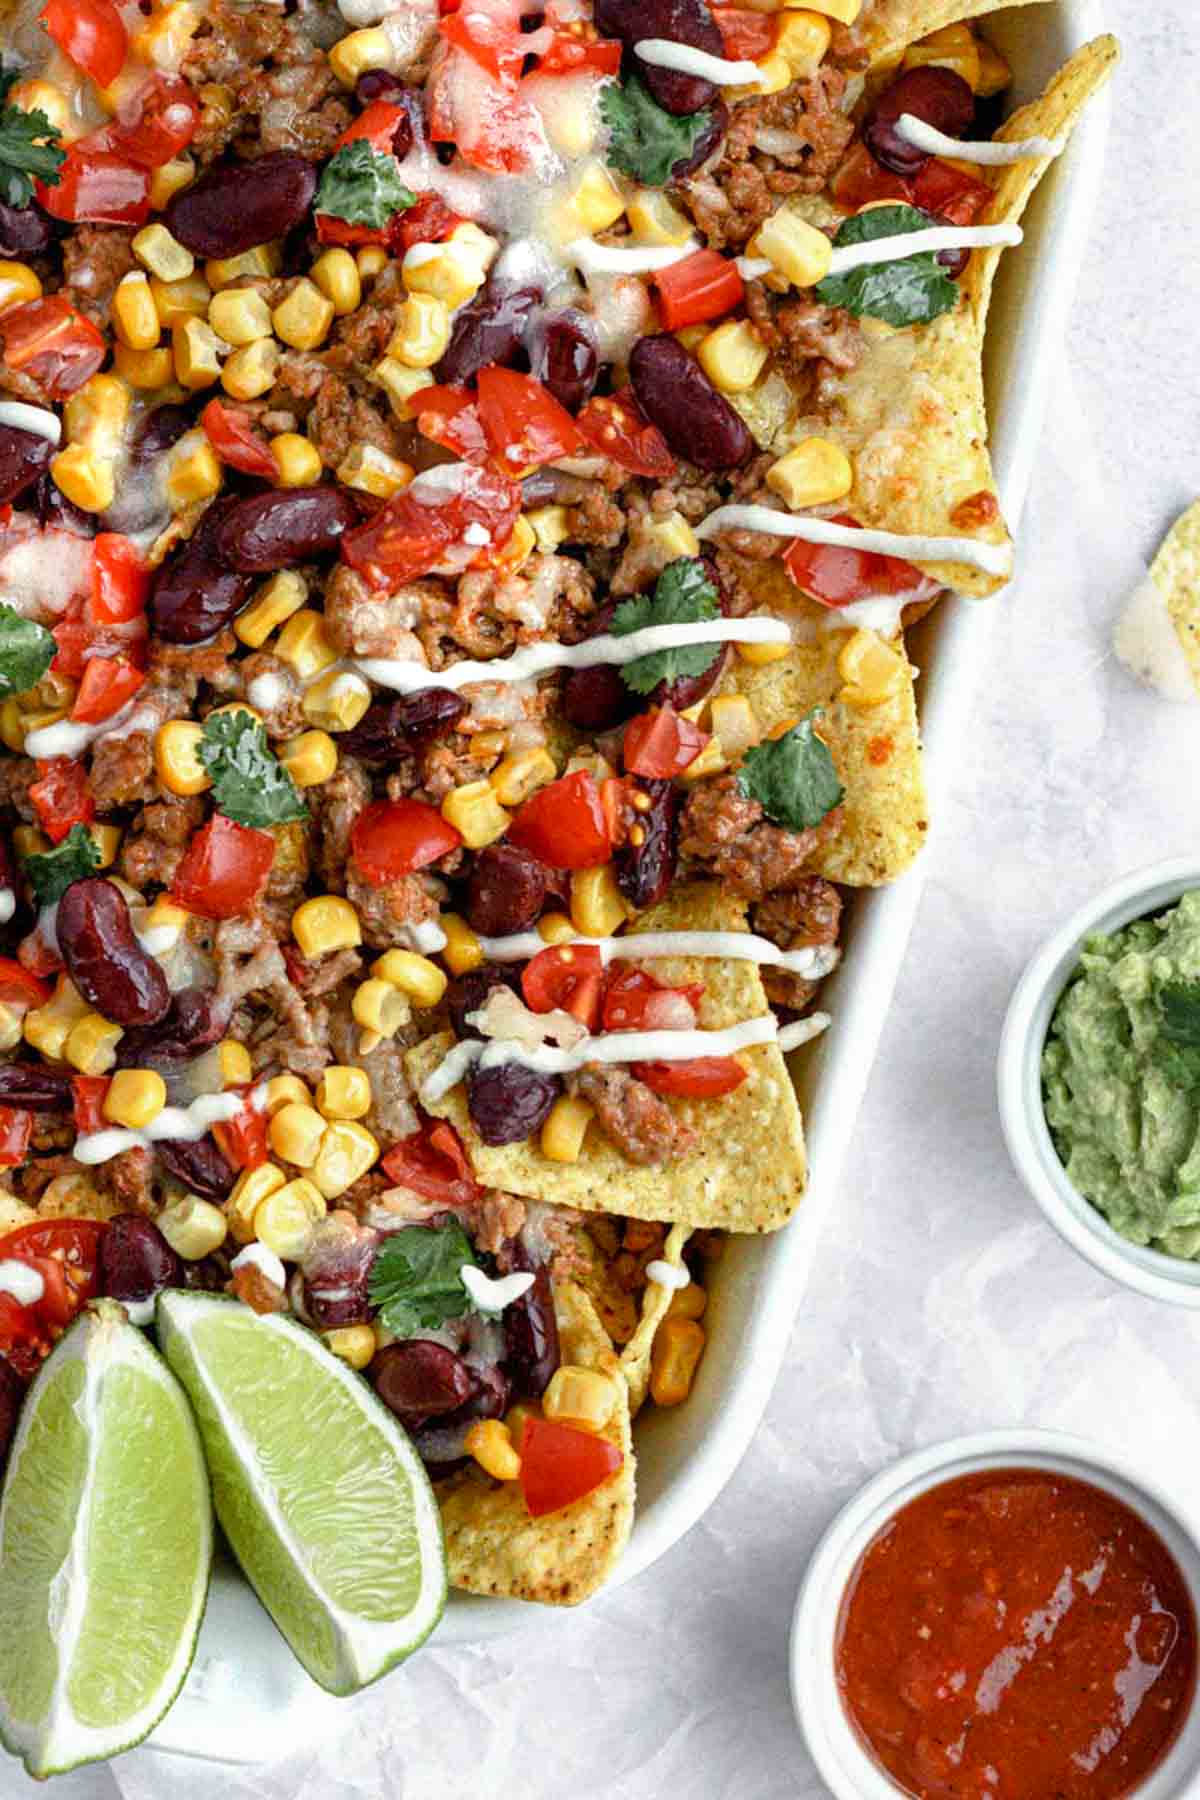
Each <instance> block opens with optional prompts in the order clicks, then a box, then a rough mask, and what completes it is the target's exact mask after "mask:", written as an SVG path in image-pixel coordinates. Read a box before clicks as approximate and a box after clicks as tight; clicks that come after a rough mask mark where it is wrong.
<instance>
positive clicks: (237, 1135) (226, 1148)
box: [213, 1087, 267, 1169]
mask: <svg viewBox="0 0 1200 1800" xmlns="http://www.w3.org/2000/svg"><path fill="white" fill-rule="evenodd" d="M238 1091H239V1092H240V1093H241V1096H242V1110H241V1112H239V1113H235V1114H234V1115H233V1117H232V1119H219V1120H218V1121H217V1123H216V1124H215V1125H214V1126H213V1136H214V1137H215V1138H216V1140H217V1143H218V1145H219V1146H220V1150H221V1155H222V1156H223V1157H224V1158H225V1161H226V1162H227V1163H228V1164H229V1166H230V1168H231V1169H261V1168H262V1166H263V1164H264V1163H265V1162H266V1160H267V1115H266V1113H265V1112H260V1111H259V1109H258V1107H257V1106H255V1104H254V1102H253V1100H252V1099H251V1098H250V1095H251V1092H252V1090H251V1089H250V1088H248V1087H244V1088H241V1089H240V1090H238Z"/></svg>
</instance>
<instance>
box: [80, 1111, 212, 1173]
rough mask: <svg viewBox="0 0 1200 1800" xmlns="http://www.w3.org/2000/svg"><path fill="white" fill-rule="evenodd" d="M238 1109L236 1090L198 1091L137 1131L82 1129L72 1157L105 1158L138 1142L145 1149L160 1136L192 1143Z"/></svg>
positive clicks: (101, 1160) (96, 1160) (89, 1160)
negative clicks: (196, 1097)
mask: <svg viewBox="0 0 1200 1800" xmlns="http://www.w3.org/2000/svg"><path fill="white" fill-rule="evenodd" d="M241 1110H242V1096H241V1095H240V1094H201V1095H200V1096H199V1098H198V1099H196V1100H193V1101H192V1102H191V1104H190V1106H164V1107H163V1109H162V1111H161V1112H160V1113H159V1115H158V1117H157V1118H155V1119H151V1121H150V1123H149V1124H148V1125H143V1126H142V1127H141V1129H140V1130H138V1131H130V1130H128V1129H127V1128H126V1127H125V1126H114V1127H112V1128H111V1129H110V1130H107V1131H88V1132H85V1133H84V1135H83V1136H82V1137H80V1138H76V1140H75V1153H74V1154H75V1160H76V1162H81V1163H87V1164H89V1165H91V1164H94V1163H104V1162H109V1161H110V1160H111V1159H112V1158H113V1157H114V1156H119V1155H120V1154H121V1151H122V1150H133V1149H135V1148H137V1146H139V1145H140V1146H141V1147H142V1148H143V1149H145V1150H148V1149H149V1148H150V1146H151V1144H154V1143H158V1142H160V1141H161V1140H163V1139H170V1140H173V1141H174V1142H177V1143H188V1144H194V1143H195V1142H196V1140H197V1139H198V1138H202V1137H203V1136H204V1134H205V1132H206V1131H207V1130H208V1128H209V1126H210V1125H215V1124H217V1123H218V1121H220V1120H223V1119H234V1118H236V1117H237V1115H238V1113H240V1112H241Z"/></svg>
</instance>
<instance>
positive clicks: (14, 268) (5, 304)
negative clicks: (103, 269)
mask: <svg viewBox="0 0 1200 1800" xmlns="http://www.w3.org/2000/svg"><path fill="white" fill-rule="evenodd" d="M119 291H120V290H119V289H118V292H119ZM41 297H42V284H41V281H40V280H39V279H38V277H37V276H36V275H35V274H34V272H33V270H32V269H31V268H30V267H29V266H28V264H26V263H22V262H5V261H0V312H5V311H7V309H8V308H9V307H10V306H20V305H21V304H22V303H23V302H24V301H27V300H40V299H41Z"/></svg>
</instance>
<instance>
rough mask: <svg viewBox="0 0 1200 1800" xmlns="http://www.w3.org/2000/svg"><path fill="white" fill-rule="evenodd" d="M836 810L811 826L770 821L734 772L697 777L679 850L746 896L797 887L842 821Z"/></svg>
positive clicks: (752, 897)
mask: <svg viewBox="0 0 1200 1800" xmlns="http://www.w3.org/2000/svg"><path fill="white" fill-rule="evenodd" d="M840 817H841V815H840V812H838V811H836V810H835V811H834V812H832V813H830V814H829V816H828V817H827V818H826V819H824V820H823V821H822V822H821V824H820V825H819V826H817V827H816V829H815V830H812V831H786V830H785V829H784V828H783V827H782V826H780V825H772V824H771V823H770V822H769V820H767V818H766V817H765V815H764V813H763V809H762V807H761V806H760V805H759V803H758V801H757V800H751V799H748V798H747V797H746V796H745V795H744V794H742V793H741V792H740V791H739V789H738V785H737V780H736V778H735V777H734V776H733V775H721V776H718V777H717V778H716V779H715V780H712V781H702V782H698V783H697V785H696V786H695V787H694V788H693V790H692V792H691V793H690V794H689V795H688V801H687V805H686V806H685V807H684V809H683V816H682V818H681V820H680V827H679V849H680V854H681V855H683V856H686V857H691V858H693V859H694V860H695V861H696V862H699V863H703V864H705V865H706V866H707V867H708V868H709V869H711V871H712V873H713V874H714V875H715V876H716V877H717V878H718V880H720V881H723V882H725V883H727V884H728V885H729V887H730V888H731V889H732V890H733V892H734V893H735V894H741V895H742V896H744V898H746V899H747V900H761V899H762V898H763V897H764V895H766V894H770V893H773V892H774V891H775V890H776V889H777V888H795V887H798V886H799V885H800V882H801V880H802V879H803V877H804V875H805V873H806V865H807V863H808V861H809V859H810V858H811V856H812V854H813V851H814V850H815V849H816V848H817V846H818V844H820V843H822V842H823V841H824V839H825V838H827V837H828V836H829V835H830V834H831V832H832V831H834V830H835V829H836V828H837V825H838V824H839V823H840Z"/></svg>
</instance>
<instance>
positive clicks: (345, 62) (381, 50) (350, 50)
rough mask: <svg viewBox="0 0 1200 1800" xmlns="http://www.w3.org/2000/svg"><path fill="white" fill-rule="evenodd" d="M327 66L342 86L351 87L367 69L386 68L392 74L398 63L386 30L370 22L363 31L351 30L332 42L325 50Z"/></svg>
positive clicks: (398, 65)
mask: <svg viewBox="0 0 1200 1800" xmlns="http://www.w3.org/2000/svg"><path fill="white" fill-rule="evenodd" d="M329 67H330V68H331V69H332V70H333V73H334V75H335V76H336V77H337V79H338V80H339V81H340V82H341V84H342V86H343V87H348V88H352V87H353V86H354V84H355V82H356V81H357V80H358V78H359V76H360V75H365V74H366V72H367V70H368V69H387V70H389V71H390V72H391V73H392V74H395V72H396V70H397V69H398V68H399V67H400V63H399V59H398V57H397V55H396V50H395V48H394V46H393V44H392V40H391V38H389V36H388V34H387V32H386V31H384V30H383V29H382V27H380V26H378V25H372V26H370V27H369V28H368V29H367V30H365V31H351V32H349V33H348V34H347V35H346V36H345V37H344V38H341V39H340V40H339V41H338V42H337V43H336V44H334V46H333V48H332V49H331V50H330V52H329Z"/></svg>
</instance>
